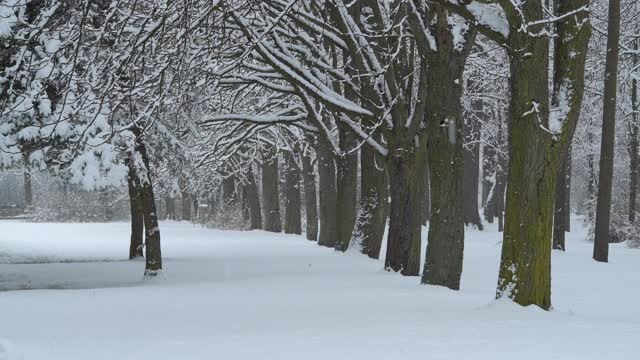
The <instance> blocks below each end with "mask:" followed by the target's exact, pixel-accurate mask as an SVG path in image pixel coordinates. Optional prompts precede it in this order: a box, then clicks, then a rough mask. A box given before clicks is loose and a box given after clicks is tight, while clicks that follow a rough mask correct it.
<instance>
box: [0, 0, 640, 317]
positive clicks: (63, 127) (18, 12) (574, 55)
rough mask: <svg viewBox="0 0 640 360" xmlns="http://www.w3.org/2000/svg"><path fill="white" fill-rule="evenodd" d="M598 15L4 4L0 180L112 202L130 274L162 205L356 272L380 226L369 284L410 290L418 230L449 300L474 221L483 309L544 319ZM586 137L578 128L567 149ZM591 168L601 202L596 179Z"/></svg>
mask: <svg viewBox="0 0 640 360" xmlns="http://www.w3.org/2000/svg"><path fill="white" fill-rule="evenodd" d="M613 3H614V2H612V4H613ZM603 5H604V3H603V2H596V4H594V7H595V9H596V10H595V11H594V10H592V8H590V7H589V1H588V0H555V1H550V0H549V1H545V2H536V1H528V2H512V1H502V0H495V1H488V0H487V1H484V0H483V1H470V0H457V1H453V0H449V1H447V0H438V1H430V2H427V1H422V0H411V1H377V0H362V1H356V2H343V1H341V0H331V1H324V0H291V1H288V0H272V1H213V2H212V1H210V0H209V1H205V0H190V1H181V2H162V3H139V2H137V1H130V0H113V1H111V0H101V1H71V0H66V1H65V0H61V1H18V0H15V1H14V0H12V1H9V2H8V3H7V4H6V5H4V7H2V10H1V11H2V13H1V17H0V19H2V20H1V21H2V23H0V30H1V31H2V32H0V36H1V37H2V39H3V42H2V48H1V49H0V76H2V78H0V79H1V80H2V81H0V86H1V87H2V91H1V92H0V101H1V108H0V109H1V110H2V112H1V115H0V119H2V129H1V132H0V150H2V152H1V153H2V164H3V166H4V167H11V166H15V164H25V163H26V164H27V165H28V166H29V167H32V168H33V167H41V168H46V169H48V170H49V171H52V172H54V173H56V174H58V175H59V176H62V177H65V178H66V179H68V180H69V181H71V182H76V183H81V184H83V185H84V186H86V187H87V188H99V187H105V186H122V185H124V184H126V186H127V187H128V189H129V199H130V204H131V214H132V235H131V247H130V256H131V257H136V256H141V255H142V250H143V248H144V249H145V250H146V254H145V255H146V256H145V257H146V273H147V274H148V275H154V274H156V273H157V271H159V270H160V269H161V268H162V263H161V253H160V230H159V227H158V219H157V213H158V211H157V209H156V203H157V202H158V200H159V199H158V198H157V196H156V193H157V192H158V189H160V192H161V193H163V194H166V199H165V203H166V209H167V213H170V212H171V210H170V208H171V206H175V205H170V204H172V203H173V202H172V199H175V198H176V197H177V196H178V195H179V196H180V197H181V199H182V201H181V203H182V209H183V212H185V211H187V212H188V213H189V215H185V217H186V218H195V217H196V214H195V213H194V214H191V212H192V211H193V212H198V211H200V213H201V214H202V213H203V212H204V211H205V209H206V213H207V214H208V215H207V216H209V217H211V218H217V219H222V221H225V222H227V223H228V222H229V218H228V217H229V214H233V213H234V212H233V211H234V209H238V211H239V213H238V214H239V217H240V218H242V219H244V220H245V221H246V222H247V223H248V224H249V227H250V228H252V229H258V228H261V229H264V230H267V231H275V232H280V231H282V230H284V231H285V232H286V233H298V234H299V233H301V232H302V225H303V223H304V224H306V229H305V230H306V236H307V238H308V239H309V240H317V242H318V244H319V245H322V246H328V247H333V248H335V249H336V250H338V251H346V250H347V249H348V248H349V247H353V246H355V247H357V248H358V250H360V251H361V252H362V253H363V254H366V255H368V256H369V257H372V258H378V257H379V256H380V252H381V249H382V248H383V243H384V241H383V240H384V239H383V237H384V233H385V228H386V227H387V226H388V231H387V234H388V235H387V239H386V254H385V256H384V258H385V267H386V268H387V269H388V270H390V271H397V272H400V273H402V274H403V275H406V276H416V275H419V272H420V267H421V254H420V249H421V244H420V243H421V237H422V236H421V231H422V225H423V224H425V223H427V221H428V223H429V231H428V234H427V239H428V243H427V250H426V254H425V256H424V260H423V261H424V270H423V273H422V278H421V281H422V283H424V284H433V285H442V286H447V287H449V288H451V289H458V288H459V287H460V277H461V273H462V268H463V266H462V265H463V253H464V232H465V224H466V225H475V226H476V227H478V228H482V227H483V221H482V220H481V217H480V211H479V206H478V205H479V204H481V205H482V207H483V209H484V211H483V212H482V213H483V215H484V221H485V222H493V221H495V219H497V221H498V222H499V227H500V229H501V230H502V229H504V238H503V242H502V246H503V248H502V258H501V265H500V271H499V277H498V285H497V297H506V298H509V299H512V300H513V301H515V302H516V303H519V304H521V305H529V304H535V305H538V306H540V307H542V308H544V309H548V308H549V307H550V306H551V297H550V293H551V291H550V290H551V249H552V246H553V247H554V248H557V249H561V250H563V249H564V248H565V244H564V233H565V231H566V230H568V228H567V227H568V224H569V222H568V220H567V219H568V217H569V214H570V202H569V199H570V196H569V194H570V193H571V189H572V188H575V186H574V187H572V186H571V185H570V184H571V183H572V182H571V181H567V180H568V179H570V176H569V175H570V174H571V170H569V169H571V168H572V167H571V164H572V161H571V159H572V158H573V157H576V155H573V156H572V155H571V154H572V153H574V152H575V151H573V152H572V151H571V149H572V143H575V142H574V141H573V140H574V139H573V138H574V133H575V132H576V128H577V126H578V120H579V119H580V118H581V116H580V114H581V110H582V111H583V115H582V118H585V114H587V115H586V117H588V118H589V119H591V118H593V117H594V116H595V115H596V114H597V113H598V111H599V109H600V108H601V106H602V103H603V102H602V97H596V96H593V93H594V92H595V93H597V91H598V90H597V88H592V87H589V86H591V85H592V84H596V83H598V82H602V81H603V76H600V75H599V74H598V73H597V70H594V69H599V67H598V65H597V64H592V62H594V61H596V62H597V57H596V56H595V55H593V54H597V53H598V52H599V51H601V50H602V48H603V46H602V36H600V35H598V34H599V33H604V34H607V31H606V30H602V31H601V30H599V29H600V28H598V27H597V26H596V30H598V32H597V36H594V38H593V39H594V40H593V41H590V40H591V38H592V37H591V33H592V27H591V22H590V15H592V14H595V15H596V16H595V18H596V19H598V20H597V21H600V19H609V20H615V19H616V16H615V11H614V14H613V15H610V16H608V17H606V16H604V17H599V16H598V15H599V13H598V10H600V8H599V7H602V6H603ZM625 6H626V9H627V10H628V11H627V12H626V13H625V14H626V15H627V16H628V17H629V19H627V20H626V22H623V23H624V24H626V26H627V27H626V28H625V29H624V30H625V32H623V34H628V35H625V36H623V37H619V36H616V33H615V31H610V32H609V35H610V37H611V38H613V40H611V41H613V42H612V43H610V44H609V45H608V46H607V48H605V49H613V47H612V44H618V43H619V42H622V43H623V45H622V48H623V49H624V50H623V53H624V54H625V56H628V58H629V59H636V60H632V62H631V64H635V65H625V66H626V67H625V69H626V73H627V74H628V75H627V78H626V79H627V80H630V81H631V83H632V84H633V89H635V90H633V91H632V95H631V100H630V103H631V109H632V110H631V111H629V112H628V113H629V114H632V116H631V117H632V118H633V121H636V120H637V88H636V86H637V73H638V65H637V62H635V63H633V61H637V55H638V50H637V40H638V29H637V25H635V27H634V25H633V24H637V21H633V19H634V18H635V19H636V20H637V16H638V14H639V13H640V11H639V10H640V9H638V6H637V5H636V4H635V2H633V1H629V2H628V3H627V4H625ZM618 18H619V17H618ZM598 24H599V23H598ZM614 25H615V21H614ZM610 28H611V29H614V28H615V26H611V25H610ZM618 38H619V39H618ZM620 39H622V40H620ZM634 44H635V45H634ZM633 46H635V48H633ZM634 49H635V50H634ZM590 54H591V55H592V56H589V55H590ZM607 54H609V56H610V57H611V59H612V61H613V60H614V59H615V60H617V58H618V56H617V54H615V52H614V51H607ZM626 59H627V58H625V61H626ZM506 64H508V66H505V65H506ZM625 64H626V63H625ZM608 73H609V76H608V77H607V79H612V78H613V79H615V78H616V72H615V71H611V70H608ZM632 74H636V75H632ZM585 84H587V86H585ZM608 84H610V82H609V83H608ZM585 89H586V90H587V91H590V92H588V94H590V95H591V96H590V97H588V98H587V100H588V101H586V102H585V104H584V105H583V95H584V93H585ZM606 89H608V90H607V91H608V92H605V95H604V96H605V98H606V99H611V96H609V95H610V92H611V91H613V93H616V91H620V87H618V86H617V85H616V84H613V85H610V86H608V87H607V88H606ZM633 94H635V95H633ZM620 98H624V99H625V100H624V101H625V102H626V101H627V99H628V98H629V96H628V94H627V93H626V92H625V93H624V96H621V97H620ZM597 99H599V100H597ZM613 99H614V100H613V105H614V109H615V105H619V104H620V102H616V100H615V96H614V97H613ZM604 103H605V104H607V102H604ZM598 104H600V105H598ZM607 106H609V105H607ZM607 109H609V110H607ZM610 109H611V107H609V108H607V107H606V106H605V117H606V118H607V119H609V118H611V115H610V114H611V111H610ZM593 123H594V122H593V121H592V122H591V124H593ZM628 123H629V124H633V125H632V126H630V127H629V129H630V130H629V134H637V125H636V123H635V122H632V121H631V120H630V121H629V122H628ZM595 124H597V122H596V123H595ZM605 124H611V122H609V121H606V122H605ZM592 128H593V126H592V127H591V130H588V131H584V130H582V127H580V128H579V129H580V130H579V131H578V134H580V135H579V139H580V141H581V142H582V144H584V143H585V137H583V134H585V133H586V134H591V135H590V136H595V134H594V133H593V131H592ZM633 129H635V130H633ZM605 130H606V131H603V136H605V137H606V136H610V135H606V134H611V132H610V131H609V130H610V129H608V128H607V129H605ZM614 130H615V128H614ZM634 136H635V139H636V140H635V145H631V147H630V149H631V148H632V149H633V150H631V151H630V152H629V154H630V155H629V156H630V157H631V158H633V159H635V160H633V161H635V165H633V164H631V166H630V169H632V171H636V173H635V175H633V174H632V175H631V176H630V178H631V179H632V182H633V181H635V182H637V147H638V146H637V135H634ZM607 139H609V138H607ZM576 141H577V140H576ZM587 141H589V143H590V142H591V140H587ZM610 143H611V141H609V140H607V141H603V146H604V145H606V144H610ZM634 146H635V147H634ZM609 148H610V147H606V149H605V148H603V151H602V154H603V156H604V157H603V158H612V157H611V155H610V154H609V151H608V149H609ZM583 153H584V152H583ZM581 154H582V153H581ZM607 154H609V155H607ZM589 156H592V158H591V160H590V161H591V163H593V162H594V159H593V154H591V155H589ZM606 164H608V163H607V162H606V161H605V162H603V163H602V164H601V165H600V169H601V171H600V176H601V180H600V182H599V183H598V184H599V185H600V186H599V188H600V189H606V188H607V186H603V185H607V184H605V183H606V179H612V178H613V176H611V175H610V174H609V170H608V169H609V167H607V165H606ZM480 168H481V169H482V170H480ZM594 168H595V166H591V168H590V169H592V171H593V172H594V173H595V171H596V170H593V169H594ZM633 169H636V170H633ZM590 171H591V170H590ZM607 174H609V175H607ZM634 176H635V178H634ZM602 177H605V180H604V182H603V180H602ZM479 186H480V189H481V191H478V190H479ZM592 186H595V185H592ZM608 187H610V186H608ZM634 189H635V187H634ZM590 193H591V194H595V193H596V191H595V187H594V189H590ZM600 193H601V194H602V195H601V196H603V199H601V200H600V201H599V203H598V206H597V207H598V208H599V209H600V211H605V210H606V208H605V206H604V205H602V204H605V203H607V197H606V194H605V193H603V192H602V191H601V192H600ZM633 193H634V194H635V190H634V191H633ZM584 197H585V198H588V199H591V198H592V196H591V197H590V196H584ZM610 199H611V196H609V198H608V200H609V201H608V203H611V200H610ZM588 203H589V202H588V201H587V204H588ZM185 204H187V205H186V206H185ZM281 207H283V208H284V214H282V212H281ZM631 208H633V209H634V210H633V212H635V198H634V199H633V203H632V205H630V206H629V209H631ZM614 209H615V207H614ZM174 211H175V210H174ZM606 212H607V213H608V211H606ZM303 213H304V214H305V219H304V221H303V220H302V214H303ZM225 216H226V218H225ZM630 216H631V215H630ZM282 218H284V221H283V219H282ZM598 219H600V222H604V223H606V224H608V223H609V221H608V220H607V219H605V220H603V219H604V218H603V217H602V216H601V215H598ZM630 222H633V220H632V219H631V218H630ZM283 224H284V226H283ZM554 224H555V226H554ZM554 227H555V229H554ZM145 229H146V230H145ZM603 231H604V230H600V228H598V227H597V226H596V233H597V234H605V241H604V243H603V242H602V241H600V240H598V241H596V244H597V247H596V248H597V249H603V248H604V247H606V246H608V238H609V236H608V234H609V231H608V229H607V230H606V231H604V232H603ZM600 238H601V237H598V236H596V239H600ZM552 239H553V244H552ZM603 244H604V245H603ZM598 254H599V253H598ZM595 258H596V259H598V260H605V261H606V256H605V257H602V256H600V255H595Z"/></svg>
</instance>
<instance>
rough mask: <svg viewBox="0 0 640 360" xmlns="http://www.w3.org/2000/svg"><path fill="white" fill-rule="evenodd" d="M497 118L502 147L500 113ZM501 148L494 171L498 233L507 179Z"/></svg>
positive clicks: (500, 230) (505, 160)
mask: <svg viewBox="0 0 640 360" xmlns="http://www.w3.org/2000/svg"><path fill="white" fill-rule="evenodd" d="M498 117H499V119H500V124H499V127H498V144H499V145H502V139H503V134H504V131H503V130H502V127H503V125H502V118H501V117H500V113H498ZM502 149H503V148H500V150H501V151H498V152H497V162H498V166H497V169H496V196H495V199H496V216H498V232H503V231H504V193H505V188H506V186H505V182H506V178H507V159H506V156H505V155H504V154H503V152H502Z"/></svg>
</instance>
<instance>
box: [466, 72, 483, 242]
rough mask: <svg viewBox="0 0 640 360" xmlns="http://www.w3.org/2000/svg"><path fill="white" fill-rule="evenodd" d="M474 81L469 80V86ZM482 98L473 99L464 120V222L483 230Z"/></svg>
mask: <svg viewBox="0 0 640 360" xmlns="http://www.w3.org/2000/svg"><path fill="white" fill-rule="evenodd" d="M472 84H473V82H472V81H469V84H468V87H469V88H471V87H472ZM483 106H484V105H483V103H482V100H478V99H473V100H472V102H471V107H472V110H473V111H472V114H470V115H469V116H468V118H467V119H466V121H465V122H464V127H463V129H464V130H463V134H464V142H465V144H466V146H465V148H466V150H465V152H464V223H465V224H467V225H473V226H475V227H477V228H478V229H480V230H482V229H483V226H482V221H480V212H479V210H478V185H479V181H480V169H479V168H480V143H479V141H480V129H481V127H482V124H480V122H479V121H478V118H477V117H478V114H479V113H480V112H482V111H483Z"/></svg>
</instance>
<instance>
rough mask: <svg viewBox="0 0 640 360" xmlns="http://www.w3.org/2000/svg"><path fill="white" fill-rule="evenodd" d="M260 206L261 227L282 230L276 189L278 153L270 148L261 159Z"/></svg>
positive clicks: (278, 194)
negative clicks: (261, 213) (261, 214)
mask: <svg viewBox="0 0 640 360" xmlns="http://www.w3.org/2000/svg"><path fill="white" fill-rule="evenodd" d="M262 207H263V209H264V215H263V216H262V218H263V223H262V225H263V229H264V230H266V231H271V232H281V231H282V220H281V219H280V193H279V191H278V154H277V153H276V151H275V149H274V148H270V149H269V150H267V151H265V153H264V154H263V160H262Z"/></svg>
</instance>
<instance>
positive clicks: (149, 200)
mask: <svg viewBox="0 0 640 360" xmlns="http://www.w3.org/2000/svg"><path fill="white" fill-rule="evenodd" d="M133 131H134V134H135V135H136V136H137V137H138V138H137V139H136V152H137V153H138V154H140V157H141V158H142V164H136V165H139V166H144V168H142V169H140V168H136V173H137V174H138V178H139V181H140V186H141V187H142V191H141V203H142V209H143V210H142V218H143V221H144V228H145V241H144V244H145V255H146V256H145V258H146V259H145V271H144V274H145V276H155V275H157V274H158V273H159V272H160V271H161V270H162V252H161V249H160V226H159V224H158V217H157V214H158V212H157V211H156V202H155V195H154V192H153V184H152V182H151V167H150V166H149V156H148V154H147V148H146V145H145V144H144V142H143V141H142V139H140V138H139V136H140V135H139V134H140V131H139V129H137V128H134V129H133Z"/></svg>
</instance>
